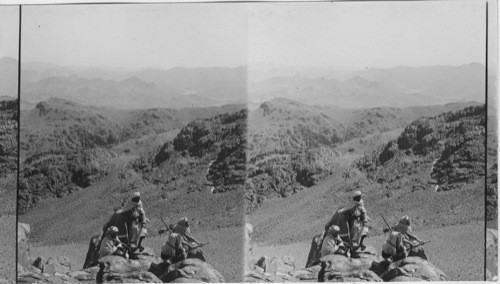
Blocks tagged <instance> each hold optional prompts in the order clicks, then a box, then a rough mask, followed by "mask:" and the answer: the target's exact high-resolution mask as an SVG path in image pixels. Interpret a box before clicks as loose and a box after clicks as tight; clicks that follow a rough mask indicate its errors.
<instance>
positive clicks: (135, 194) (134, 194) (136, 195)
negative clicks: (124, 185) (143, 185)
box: [132, 191, 141, 198]
mask: <svg viewBox="0 0 500 284" xmlns="http://www.w3.org/2000/svg"><path fill="white" fill-rule="evenodd" d="M134 197H141V193H140V192H138V191H137V192H134V193H132V198H134Z"/></svg>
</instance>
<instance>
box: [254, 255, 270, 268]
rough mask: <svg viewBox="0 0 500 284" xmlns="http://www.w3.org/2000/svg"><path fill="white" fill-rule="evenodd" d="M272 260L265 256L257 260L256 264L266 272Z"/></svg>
mask: <svg viewBox="0 0 500 284" xmlns="http://www.w3.org/2000/svg"><path fill="white" fill-rule="evenodd" d="M269 262H270V259H269V257H268V256H263V257H261V258H259V260H257V263H255V265H256V266H259V267H262V268H263V269H264V270H265V269H266V267H267V265H268V264H269Z"/></svg>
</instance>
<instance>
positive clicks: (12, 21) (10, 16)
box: [0, 6, 19, 59]
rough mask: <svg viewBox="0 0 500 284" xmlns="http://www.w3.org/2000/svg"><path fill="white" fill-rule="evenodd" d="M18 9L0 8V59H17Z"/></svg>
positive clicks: (14, 7)
mask: <svg viewBox="0 0 500 284" xmlns="http://www.w3.org/2000/svg"><path fill="white" fill-rule="evenodd" d="M18 54H19V7H16V6H0V58H1V57H6V56H9V57H13V58H16V59H17V57H18Z"/></svg>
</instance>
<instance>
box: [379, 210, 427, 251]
mask: <svg viewBox="0 0 500 284" xmlns="http://www.w3.org/2000/svg"><path fill="white" fill-rule="evenodd" d="M410 224H411V222H410V218H409V217H408V216H403V217H402V218H401V219H400V220H399V222H398V224H396V225H395V226H394V227H393V228H392V230H391V233H390V235H389V238H388V239H387V241H386V242H385V243H384V244H383V245H382V257H383V258H385V259H386V260H392V261H398V260H400V259H403V258H406V257H407V256H408V254H409V251H410V250H411V249H412V248H413V246H414V245H415V244H420V243H422V241H420V239H418V238H417V236H415V235H413V234H412V229H411V225H410Z"/></svg>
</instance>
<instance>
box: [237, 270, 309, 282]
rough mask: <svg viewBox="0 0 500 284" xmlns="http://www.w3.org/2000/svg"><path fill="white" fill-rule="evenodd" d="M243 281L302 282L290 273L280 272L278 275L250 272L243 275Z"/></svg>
mask: <svg viewBox="0 0 500 284" xmlns="http://www.w3.org/2000/svg"><path fill="white" fill-rule="evenodd" d="M243 282H253V283H256V282H279V283H285V282H300V280H299V279H298V278H296V277H293V276H291V275H288V274H283V273H279V274H276V275H271V274H269V273H257V272H250V273H248V274H246V275H245V277H243Z"/></svg>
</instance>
